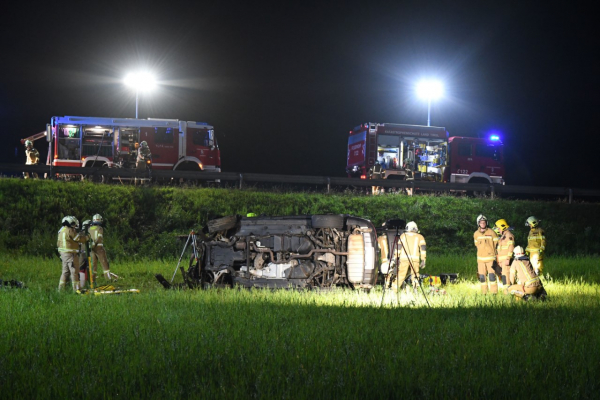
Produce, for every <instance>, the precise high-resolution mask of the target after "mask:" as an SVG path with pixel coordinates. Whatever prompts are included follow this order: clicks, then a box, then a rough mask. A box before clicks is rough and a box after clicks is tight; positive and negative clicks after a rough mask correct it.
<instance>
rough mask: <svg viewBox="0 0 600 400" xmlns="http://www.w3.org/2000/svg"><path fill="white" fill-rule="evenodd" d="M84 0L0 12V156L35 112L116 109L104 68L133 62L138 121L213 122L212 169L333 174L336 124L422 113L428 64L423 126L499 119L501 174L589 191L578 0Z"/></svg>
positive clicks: (590, 32) (590, 118) (593, 106)
mask: <svg viewBox="0 0 600 400" xmlns="http://www.w3.org/2000/svg"><path fill="white" fill-rule="evenodd" d="M84 4H88V3H82V2H78V3H73V4H70V5H69V4H67V3H64V2H43V3H40V4H36V3H32V2H18V3H16V5H13V6H12V7H11V8H9V9H4V10H3V13H2V27H1V28H0V29H1V31H2V32H1V33H2V49H1V52H2V63H1V67H0V72H1V74H0V121H1V125H0V132H2V133H1V135H2V138H3V141H4V142H3V144H2V146H0V154H1V155H2V161H1V162H18V163H21V162H23V163H24V160H25V156H24V151H23V146H22V145H21V144H20V143H19V141H18V140H19V139H20V138H22V137H25V136H29V135H31V134H34V133H37V132H39V131H42V130H43V129H44V128H45V124H46V123H48V122H50V118H51V117H52V116H63V115H81V116H99V117H134V116H135V94H134V93H133V92H132V91H131V89H129V88H127V87H125V86H124V85H123V83H122V80H123V77H124V76H125V75H126V74H127V73H128V72H130V71H132V70H138V69H147V70H151V71H153V72H154V73H155V74H156V75H157V78H158V80H159V81H160V83H161V85H160V87H159V88H158V89H157V90H155V91H153V92H151V93H148V94H143V95H141V97H140V103H139V105H140V111H139V113H140V118H147V117H154V118H176V119H182V120H194V121H204V122H208V123H210V124H212V125H214V127H215V132H216V134H217V138H218V141H219V146H220V148H221V155H222V169H223V171H226V172H259V173H280V174H298V175H329V176H345V171H344V168H345V164H346V149H347V136H348V131H349V130H351V129H352V128H353V127H354V126H356V125H359V124H361V123H364V122H394V123H406V124H420V125H425V124H426V123H427V105H426V103H425V102H424V101H423V100H420V99H418V98H417V97H416V95H415V91H414V85H415V84H416V82H417V81H418V80H419V79H421V78H428V77H435V78H437V79H440V80H442V81H443V82H444V83H445V91H446V95H445V97H444V98H443V99H441V100H438V101H436V102H435V103H433V105H432V110H431V124H432V125H435V126H444V127H446V129H447V130H448V131H449V132H450V134H451V135H452V136H486V135H487V134H489V133H491V132H495V133H500V134H501V136H502V138H503V142H504V143H505V156H506V162H507V176H506V181H507V184H518V185H536V186H537V185H539V186H567V187H588V188H594V187H597V185H596V186H595V185H593V184H592V180H593V179H595V177H596V175H598V170H599V168H600V167H599V166H598V165H596V164H597V163H596V162H595V161H596V160H597V159H598V155H597V152H596V149H595V144H596V143H597V139H596V136H595V135H596V134H597V133H596V130H597V126H598V125H599V124H600V122H598V118H597V115H598V114H599V111H600V107H599V106H600V104H599V103H600V101H599V92H600V90H599V89H600V84H599V77H598V72H599V71H600V65H599V62H598V61H599V51H598V23H597V21H596V18H595V17H594V13H593V12H592V11H591V10H589V9H587V8H585V7H583V6H581V7H580V8H577V7H579V6H577V4H578V2H560V3H557V4H554V5H553V3H550V2H548V3H545V2H531V3H529V2H523V1H520V2H457V1H452V2H450V1H438V2H427V1H395V2H378V1H370V2H367V1H364V2H350V1H348V2H325V1H318V2H280V3H278V4H275V5H274V4H271V3H258V2H243V3H241V4H238V3H236V2H228V1H221V2H178V1H163V2H160V4H151V3H150V2H142V1H140V2H127V1H123V2H115V3H112V2H102V3H101V2H97V3H89V5H87V6H86V5H84ZM192 4H194V5H192ZM536 4H540V6H538V5H536ZM542 4H543V6H541V5H542ZM36 147H37V148H38V149H39V150H40V151H41V152H42V154H43V155H45V153H46V149H47V145H46V143H45V142H44V141H43V140H40V141H38V142H36ZM15 148H16V149H17V155H16V156H15V151H16V150H15Z"/></svg>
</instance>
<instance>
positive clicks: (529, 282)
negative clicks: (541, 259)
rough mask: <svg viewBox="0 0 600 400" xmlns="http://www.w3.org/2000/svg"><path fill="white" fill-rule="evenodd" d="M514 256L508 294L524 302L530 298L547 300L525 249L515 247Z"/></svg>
mask: <svg viewBox="0 0 600 400" xmlns="http://www.w3.org/2000/svg"><path fill="white" fill-rule="evenodd" d="M514 254H515V259H514V261H513V262H512V264H511V266H510V286H509V287H508V288H507V289H506V293H509V294H512V295H513V296H516V297H519V298H522V299H524V300H528V299H529V298H530V297H534V298H538V299H541V300H545V299H546V296H547V293H546V290H545V289H544V285H543V284H542V281H541V280H540V277H539V276H537V274H536V273H535V271H534V270H533V267H532V266H531V263H530V262H529V258H528V257H527V256H526V255H525V254H524V252H523V248H522V247H521V246H517V247H515V253H514ZM516 282H518V283H516Z"/></svg>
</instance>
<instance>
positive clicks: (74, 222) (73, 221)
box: [71, 216, 79, 228]
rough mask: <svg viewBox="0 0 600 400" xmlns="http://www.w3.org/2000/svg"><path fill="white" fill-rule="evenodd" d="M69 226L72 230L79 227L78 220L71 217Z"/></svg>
mask: <svg viewBox="0 0 600 400" xmlns="http://www.w3.org/2000/svg"><path fill="white" fill-rule="evenodd" d="M71 226H72V227H73V228H78V227H79V220H78V219H77V218H75V217H73V216H71Z"/></svg>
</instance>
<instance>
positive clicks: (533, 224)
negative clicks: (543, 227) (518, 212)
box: [525, 215, 540, 228]
mask: <svg viewBox="0 0 600 400" xmlns="http://www.w3.org/2000/svg"><path fill="white" fill-rule="evenodd" d="M539 224H540V221H539V220H538V219H537V218H536V217H534V216H533V215H532V216H531V217H529V218H527V221H526V222H525V226H530V227H532V228H535V227H536V226H538V225H539Z"/></svg>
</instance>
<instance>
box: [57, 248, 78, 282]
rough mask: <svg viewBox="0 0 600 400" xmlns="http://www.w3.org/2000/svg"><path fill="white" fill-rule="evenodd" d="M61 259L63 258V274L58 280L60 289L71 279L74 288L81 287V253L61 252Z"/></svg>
mask: <svg viewBox="0 0 600 400" xmlns="http://www.w3.org/2000/svg"><path fill="white" fill-rule="evenodd" d="M60 259H61V260H62V274H61V276H60V281H59V282H58V290H62V289H64V288H65V286H66V284H67V281H68V280H69V279H70V280H71V284H72V285H73V290H77V289H79V254H77V253H60Z"/></svg>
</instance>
